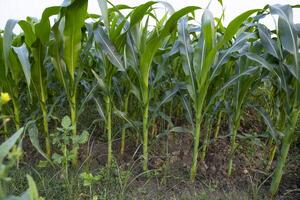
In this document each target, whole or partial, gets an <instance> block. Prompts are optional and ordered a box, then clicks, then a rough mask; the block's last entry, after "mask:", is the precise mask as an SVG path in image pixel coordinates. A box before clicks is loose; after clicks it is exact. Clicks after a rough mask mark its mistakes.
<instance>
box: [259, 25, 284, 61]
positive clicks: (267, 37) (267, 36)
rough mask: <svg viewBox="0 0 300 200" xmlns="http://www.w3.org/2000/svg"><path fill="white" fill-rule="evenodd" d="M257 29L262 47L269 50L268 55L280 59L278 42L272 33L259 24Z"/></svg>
mask: <svg viewBox="0 0 300 200" xmlns="http://www.w3.org/2000/svg"><path fill="white" fill-rule="evenodd" d="M257 28H258V32H259V37H260V40H261V42H262V45H263V46H264V47H265V48H266V49H267V50H268V53H270V54H271V55H273V56H274V57H275V58H279V50H278V47H277V45H276V42H275V41H274V40H273V39H272V38H271V31H270V30H269V29H267V27H265V26H264V25H262V24H258V25H257Z"/></svg>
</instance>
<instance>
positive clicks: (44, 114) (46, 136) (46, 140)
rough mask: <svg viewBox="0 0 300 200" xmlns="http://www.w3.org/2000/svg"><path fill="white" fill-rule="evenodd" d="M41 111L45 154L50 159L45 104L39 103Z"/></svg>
mask: <svg viewBox="0 0 300 200" xmlns="http://www.w3.org/2000/svg"><path fill="white" fill-rule="evenodd" d="M41 109H42V112H43V125H44V133H45V144H46V154H47V156H48V157H49V158H50V157H51V144H50V137H49V128H48V115H47V109H46V103H43V102H42V103H41Z"/></svg>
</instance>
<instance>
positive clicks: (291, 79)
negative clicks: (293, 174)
mask: <svg viewBox="0 0 300 200" xmlns="http://www.w3.org/2000/svg"><path fill="white" fill-rule="evenodd" d="M269 9H270V13H271V14H272V15H276V16H278V20H276V40H273V39H272V38H271V34H270V31H269V30H268V29H266V28H264V29H260V32H261V34H260V39H261V42H262V45H263V47H264V52H265V54H266V57H265V58H264V59H260V60H261V63H262V64H264V65H273V66H274V68H273V70H272V72H273V74H275V75H276V76H273V77H271V76H270V80H271V82H272V84H273V86H274V87H275V88H276V89H277V90H278V91H279V94H278V96H279V99H280V104H279V105H280V107H279V109H280V113H282V115H281V117H280V120H282V121H281V122H282V123H280V124H282V134H283V136H281V137H280V141H281V144H280V146H279V149H280V152H279V154H278V158H277V164H276V168H275V171H274V175H273V179H272V183H271V187H270V194H271V195H272V196H274V195H275V194H276V192H277V190H278V186H279V184H280V181H281V177H282V174H283V169H284V166H285V161H286V159H287V155H288V152H289V148H290V146H291V143H292V142H293V140H294V138H295V127H296V122H297V120H298V116H299V104H300V101H299V88H300V87H299V86H300V82H299V75H300V70H299V46H298V41H299V36H298V35H297V31H296V28H295V24H294V22H293V12H292V7H291V6H289V5H274V6H270V7H269ZM270 57H271V58H272V59H270ZM279 128H280V129H281V127H280V126H279ZM279 136H280V134H279Z"/></svg>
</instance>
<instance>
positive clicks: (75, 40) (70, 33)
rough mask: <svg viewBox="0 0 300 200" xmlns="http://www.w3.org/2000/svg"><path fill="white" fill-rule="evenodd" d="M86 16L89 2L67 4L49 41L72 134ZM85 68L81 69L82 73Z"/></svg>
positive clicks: (65, 3)
mask: <svg viewBox="0 0 300 200" xmlns="http://www.w3.org/2000/svg"><path fill="white" fill-rule="evenodd" d="M86 15H87V0H83V1H81V0H75V1H65V2H64V3H63V4H62V6H61V9H60V18H59V20H58V21H57V22H56V23H55V24H54V25H53V27H52V31H53V36H54V37H53V38H52V39H51V42H50V56H51V60H52V63H53V65H54V67H55V70H56V73H57V76H58V80H60V82H61V84H62V85H63V88H64V89H65V92H66V95H67V99H68V102H69V106H70V111H71V121H72V126H73V129H72V132H73V135H74V136H76V134H77V89H78V83H79V80H80V78H81V77H80V75H81V74H82V73H78V74H77V75H78V76H75V75H76V72H78V71H77V68H78V67H79V65H80V64H82V63H81V62H79V61H80V60H79V53H80V50H81V45H82V41H81V39H82V31H81V28H82V27H83V26H84V21H85V19H86ZM82 67H83V66H80V68H79V69H80V70H82ZM73 151H74V155H75V156H74V159H73V165H74V166H76V165H77V154H78V149H77V147H74V149H73Z"/></svg>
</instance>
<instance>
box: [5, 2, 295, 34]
mask: <svg viewBox="0 0 300 200" xmlns="http://www.w3.org/2000/svg"><path fill="white" fill-rule="evenodd" d="M165 1H166V2H169V3H170V4H171V5H172V6H173V7H174V8H175V10H179V9H181V8H183V7H186V6H199V7H202V8H205V7H206V6H207V4H208V2H209V1H208V0H165ZM62 2H63V0H0V29H4V27H5V24H6V21H7V20H8V19H18V20H24V19H26V17H27V16H31V17H35V18H40V17H41V15H42V12H43V10H44V9H45V8H47V7H50V6H55V5H60V4H61V3H62ZM111 2H112V3H113V4H126V5H130V6H137V5H140V4H143V3H145V2H147V1H146V0H111ZM223 4H224V8H225V21H224V24H225V25H226V24H228V23H229V22H230V21H231V20H232V19H234V18H235V17H236V16H238V15H239V14H241V13H242V12H244V11H247V10H250V9H255V8H263V7H264V6H265V5H267V4H270V5H272V4H291V5H295V4H300V0H223ZM210 11H211V12H212V13H213V15H214V16H215V17H219V16H220V15H221V13H222V7H221V6H220V4H218V2H217V0H212V3H211V5H210ZM88 12H89V13H95V14H100V9H99V7H98V3H97V0H89V6H88ZM157 12H158V14H159V12H162V9H158V11H157ZM196 14H197V20H200V17H201V11H197V12H196ZM263 22H264V23H265V24H266V25H268V26H269V27H270V28H272V27H274V21H273V19H272V17H268V18H266V19H264V20H263ZM294 22H295V23H300V9H294ZM19 31H20V29H19V28H17V29H16V30H15V32H19Z"/></svg>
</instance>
